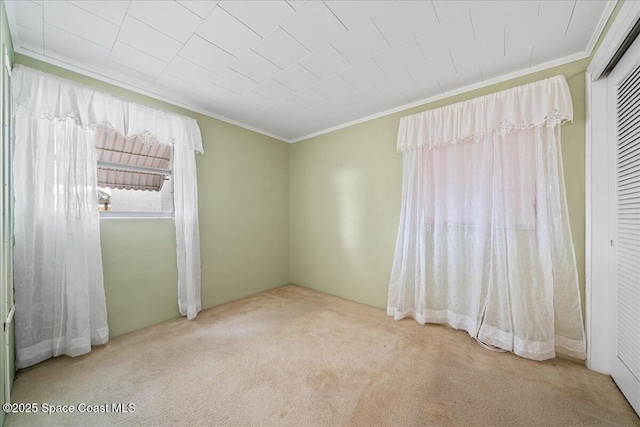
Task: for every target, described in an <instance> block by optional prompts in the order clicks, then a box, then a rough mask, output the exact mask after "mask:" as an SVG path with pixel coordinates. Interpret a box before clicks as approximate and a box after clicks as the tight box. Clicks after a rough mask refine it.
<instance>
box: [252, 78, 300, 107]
mask: <svg viewBox="0 0 640 427" xmlns="http://www.w3.org/2000/svg"><path fill="white" fill-rule="evenodd" d="M253 91H254V92H256V93H257V94H259V95H262V96H264V97H265V98H268V99H270V100H272V101H273V102H278V101H281V100H283V99H285V98H288V97H289V96H291V95H293V94H294V92H293V90H291V89H289V88H288V87H286V86H285V85H283V84H282V83H280V82H277V81H275V80H274V79H269V80H267V81H266V82H264V83H262V84H261V85H260V86H258V87H257V88H255V89H254V90H253Z"/></svg>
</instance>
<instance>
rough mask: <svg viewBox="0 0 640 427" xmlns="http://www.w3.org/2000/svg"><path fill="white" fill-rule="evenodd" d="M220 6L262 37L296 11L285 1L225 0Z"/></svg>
mask: <svg viewBox="0 0 640 427" xmlns="http://www.w3.org/2000/svg"><path fill="white" fill-rule="evenodd" d="M220 7H221V8H223V9H224V10H226V11H227V12H229V13H230V14H231V15H233V16H235V17H236V18H237V19H238V20H240V21H242V22H243V23H244V24H245V25H247V26H248V27H249V28H251V29H252V30H253V31H255V32H256V33H258V34H260V35H261V36H262V37H266V36H267V35H269V33H271V32H272V31H273V30H275V29H276V28H277V27H278V25H279V24H280V23H281V22H282V21H284V20H285V19H287V18H288V17H289V16H290V15H291V14H293V12H295V9H294V8H293V7H291V6H290V5H289V4H288V3H287V2H285V1H265V0H258V1H246V0H245V1H223V2H221V3H220Z"/></svg>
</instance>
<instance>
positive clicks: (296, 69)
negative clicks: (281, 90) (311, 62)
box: [274, 64, 319, 92]
mask: <svg viewBox="0 0 640 427" xmlns="http://www.w3.org/2000/svg"><path fill="white" fill-rule="evenodd" d="M274 78H275V79H276V80H277V81H279V82H280V83H282V84H283V85H285V86H286V87H288V88H290V89H293V90H294V91H295V92H298V91H301V90H302V89H305V88H308V87H309V86H311V85H313V84H314V83H317V82H318V81H319V79H318V78H317V77H316V76H314V75H313V74H312V73H311V72H309V71H308V70H306V69H305V68H303V67H301V66H300V65H298V64H296V65H293V66H291V67H289V68H287V69H286V70H284V71H283V72H282V73H280V74H278V75H277V76H276V77H274Z"/></svg>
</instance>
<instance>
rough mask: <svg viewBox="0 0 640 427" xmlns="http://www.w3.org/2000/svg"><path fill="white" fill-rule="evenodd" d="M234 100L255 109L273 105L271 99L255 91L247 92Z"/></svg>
mask: <svg viewBox="0 0 640 427" xmlns="http://www.w3.org/2000/svg"><path fill="white" fill-rule="evenodd" d="M236 102H237V103H238V104H240V105H244V106H246V107H250V108H255V109H257V110H264V109H265V108H267V107H269V106H271V105H273V101H271V100H270V99H267V98H265V97H264V96H262V95H258V94H257V93H255V92H247V93H245V94H244V95H242V96H241V97H239V98H238V99H237V100H236Z"/></svg>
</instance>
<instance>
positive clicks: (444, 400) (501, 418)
mask: <svg viewBox="0 0 640 427" xmlns="http://www.w3.org/2000/svg"><path fill="white" fill-rule="evenodd" d="M12 397H13V401H14V402H38V403H48V404H56V405H64V404H71V405H74V407H75V408H76V409H77V406H76V405H77V404H79V403H85V404H89V405H101V404H109V405H110V404H112V403H124V404H128V403H133V404H134V405H135V412H133V413H131V412H129V413H113V412H110V413H103V414H93V413H77V412H75V413H73V414H53V415H45V414H42V413H41V412H39V413H37V414H10V415H9V416H8V418H7V423H6V425H7V426H18V425H79V426H88V425H145V426H146V425H171V426H205V425H207V426H214V425H225V426H280V425H298V426H335V425H337V426H413V425H434V426H474V425H479V426H506V425H508V426H525V425H537V426H540V425H548V426H591V425H625V426H640V419H639V418H638V417H637V416H636V415H635V413H634V412H633V410H632V409H631V407H630V406H629V405H628V403H627V402H626V401H625V400H624V398H623V397H622V395H621V394H620V392H619V391H618V389H617V388H616V386H615V384H614V383H613V381H612V380H611V379H610V378H609V377H608V376H605V375H600V374H597V373H595V372H591V371H589V370H587V369H585V368H584V367H583V366H581V365H579V364H576V363H573V362H570V361H566V360H559V359H554V360H551V361H547V362H533V361H530V360H525V359H522V358H520V357H517V356H514V355H512V354H508V353H495V352H491V351H488V350H485V349H483V348H481V347H480V346H478V345H477V344H476V343H475V341H474V340H473V339H471V338H470V337H469V336H468V335H467V334H466V333H465V332H461V331H455V330H453V329H451V328H448V327H444V326H420V325H418V324H417V323H416V322H414V321H412V320H403V321H400V322H395V321H393V320H391V319H390V318H388V317H387V316H386V315H385V313H384V312H383V311H382V310H379V309H376V308H372V307H368V306H364V305H361V304H357V303H354V302H351V301H346V300H343V299H340V298H336V297H332V296H329V295H326V294H322V293H319V292H316V291H312V290H309V289H305V288H300V287H295V286H287V287H283V288H278V289H273V290H270V291H267V292H263V293H260V294H257V295H254V296H251V297H248V298H244V299H242V300H239V301H235V302H232V303H229V304H225V305H223V306H220V307H216V308H213V309H210V310H206V311H204V312H202V313H200V315H199V316H198V318H197V319H196V320H195V321H187V320H184V319H176V320H173V321H169V322H166V323H162V324H160V325H156V326H152V327H149V328H147V329H144V330H141V331H138V332H134V333H130V334H127V335H124V336H121V337H118V338H115V339H113V340H112V341H111V342H109V343H108V344H107V345H105V346H102V347H98V348H95V349H94V351H93V352H91V353H89V354H88V355H85V356H82V357H78V358H75V359H72V358H69V357H59V358H56V359H53V360H49V361H47V362H44V363H41V364H39V365H36V366H34V367H32V368H29V369H25V370H22V371H20V372H19V373H18V375H17V379H16V383H15V387H14V391H13V395H12Z"/></svg>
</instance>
